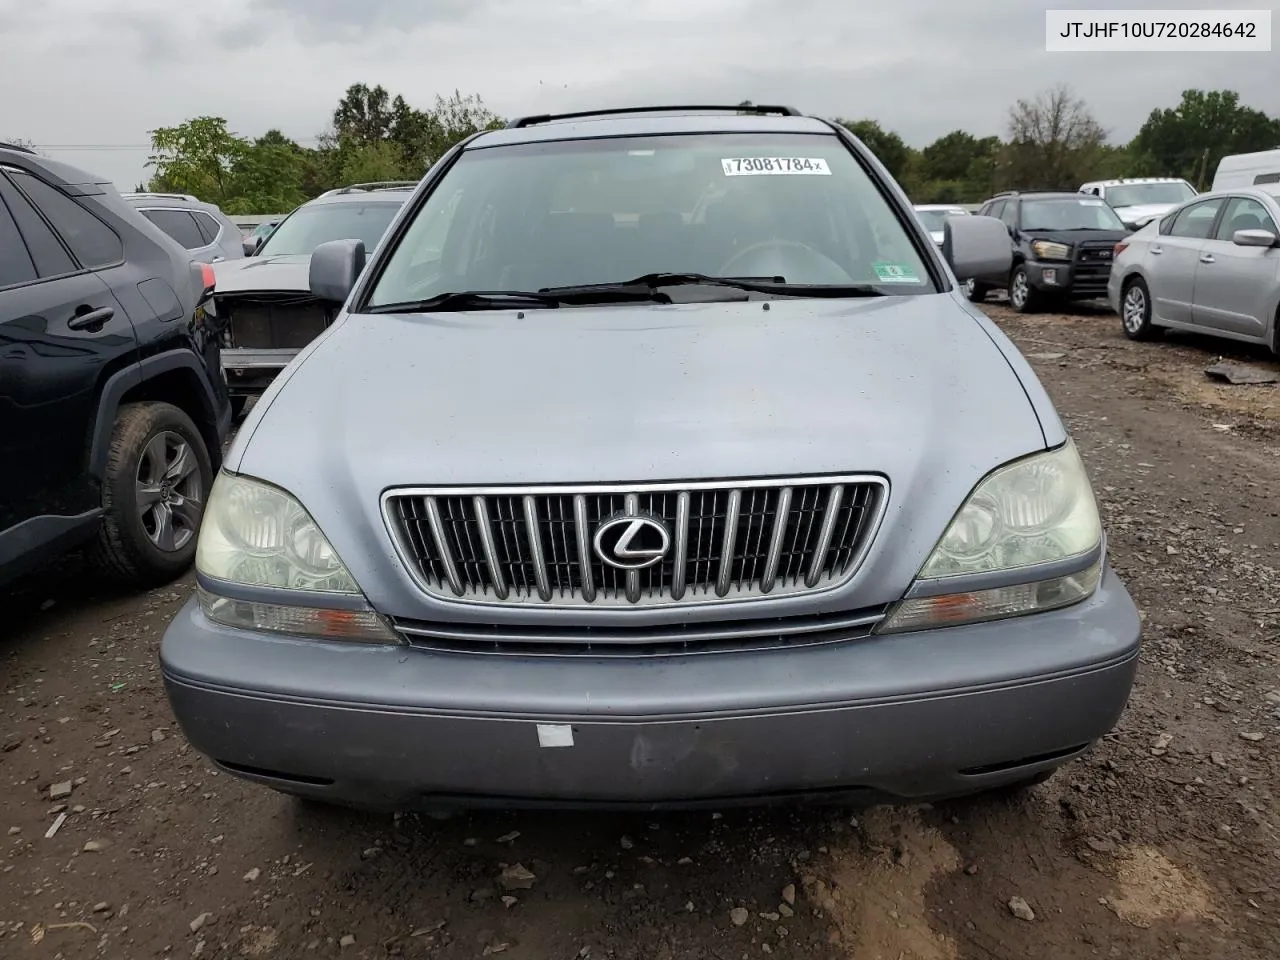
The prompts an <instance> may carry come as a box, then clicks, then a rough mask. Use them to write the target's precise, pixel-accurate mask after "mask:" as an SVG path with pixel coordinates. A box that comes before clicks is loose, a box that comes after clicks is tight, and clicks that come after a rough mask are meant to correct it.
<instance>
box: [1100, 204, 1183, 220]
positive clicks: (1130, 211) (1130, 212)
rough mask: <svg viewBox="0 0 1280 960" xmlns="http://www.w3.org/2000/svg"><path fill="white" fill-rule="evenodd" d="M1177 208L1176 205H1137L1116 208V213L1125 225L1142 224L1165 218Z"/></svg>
mask: <svg viewBox="0 0 1280 960" xmlns="http://www.w3.org/2000/svg"><path fill="white" fill-rule="evenodd" d="M1176 206H1177V204H1176V203H1135V204H1134V205H1133V206H1131V207H1116V208H1115V211H1116V216H1118V217H1119V218H1120V219H1121V220H1123V221H1124V222H1125V223H1142V222H1144V221H1146V220H1150V219H1151V218H1152V217H1160V216H1163V215H1164V214H1166V213H1168V212H1169V211H1170V210H1172V209H1173V208H1174V207H1176Z"/></svg>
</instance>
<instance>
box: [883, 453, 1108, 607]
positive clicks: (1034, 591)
mask: <svg viewBox="0 0 1280 960" xmlns="http://www.w3.org/2000/svg"><path fill="white" fill-rule="evenodd" d="M1101 540H1102V523H1101V521H1100V519H1099V517H1098V505H1097V502H1096V501H1095V500H1094V497H1093V488H1092V486H1090V484H1089V477H1088V475H1087V474H1086V473H1085V469H1084V464H1083V463H1082V462H1081V460H1080V455H1079V453H1077V452H1076V448H1075V444H1074V443H1072V442H1071V440H1068V441H1067V442H1066V443H1065V444H1063V445H1062V446H1061V447H1059V448H1058V449H1057V450H1050V451H1048V452H1046V453H1040V454H1036V455H1035V456H1031V457H1027V458H1025V459H1022V460H1018V461H1016V462H1015V463H1011V464H1008V465H1007V466H1004V467H1001V468H1000V469H998V470H996V471H995V472H993V473H991V474H988V476H987V477H986V478H985V479H984V480H983V481H982V482H981V483H979V484H978V486H977V487H976V488H975V489H974V491H973V492H972V493H971V494H969V498H968V499H967V500H966V501H965V503H964V505H963V506H962V507H961V508H960V511H959V512H958V513H957V514H956V515H955V517H954V518H953V519H952V521H951V524H950V526H949V527H947V531H946V533H944V534H943V535H942V539H941V540H939V541H938V544H937V546H936V547H934V550H933V553H932V554H930V556H929V559H928V560H926V561H925V564H924V566H923V567H922V568H921V570H920V574H919V578H918V579H919V580H928V581H934V582H937V581H939V580H942V579H945V578H947V577H958V576H964V575H967V574H980V573H991V572H997V571H1007V570H1017V569H1019V568H1022V567H1035V566H1037V565H1041V564H1045V563H1052V562H1054V561H1060V560H1070V559H1072V558H1074V557H1081V558H1083V557H1084V556H1085V555H1087V554H1088V553H1090V552H1091V551H1093V550H1094V549H1096V548H1097V547H1098V545H1099V543H1100V542H1101ZM1100 576H1101V568H1100V567H1098V568H1097V569H1092V568H1091V569H1090V570H1085V571H1083V572H1081V573H1078V574H1072V575H1070V576H1064V577H1057V578H1053V579H1050V580H1028V582H1026V583H1023V584H1020V585H1016V586H1012V587H1000V588H996V589H993V590H981V591H972V592H964V593H954V594H943V595H941V596H932V597H927V598H918V599H912V600H905V601H903V602H902V603H900V604H898V605H897V607H895V608H894V610H893V611H892V612H891V614H890V616H889V617H888V618H887V619H886V620H885V622H884V623H883V624H882V626H881V628H880V630H881V632H893V631H897V630H912V629H922V628H924V627H927V626H940V625H942V624H945V623H957V622H972V621H974V620H989V619H994V618H996V617H1001V616H1016V615H1018V614H1020V613H1031V612H1034V611H1037V610H1047V609H1052V608H1054V607H1060V606H1066V605H1067V604H1069V603H1075V602H1077V601H1078V600H1083V599H1085V598H1086V597H1088V596H1090V595H1091V594H1092V593H1093V591H1094V590H1095V589H1096V588H1097V586H1098V581H1099V578H1100Z"/></svg>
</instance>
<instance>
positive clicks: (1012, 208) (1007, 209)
mask: <svg viewBox="0 0 1280 960" xmlns="http://www.w3.org/2000/svg"><path fill="white" fill-rule="evenodd" d="M1000 219H1001V220H1003V221H1004V222H1005V225H1006V226H1007V227H1008V228H1009V229H1010V230H1015V229H1017V226H1018V201H1016V200H1007V201H1005V205H1004V210H1003V211H1002V212H1001V214H1000Z"/></svg>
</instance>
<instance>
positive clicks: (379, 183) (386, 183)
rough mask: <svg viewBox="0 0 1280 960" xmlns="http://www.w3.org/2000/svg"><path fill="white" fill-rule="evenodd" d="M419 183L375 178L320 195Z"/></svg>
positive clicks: (332, 195)
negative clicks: (368, 181)
mask: <svg viewBox="0 0 1280 960" xmlns="http://www.w3.org/2000/svg"><path fill="white" fill-rule="evenodd" d="M417 185H418V181H417V180H374V181H371V182H370V183H349V184H347V185H346V186H345V187H337V188H336V189H334V190H326V191H325V192H324V193H322V194H320V196H322V197H336V196H339V195H341V194H345V193H372V192H373V191H375V190H406V189H409V188H411V187H416V186H417Z"/></svg>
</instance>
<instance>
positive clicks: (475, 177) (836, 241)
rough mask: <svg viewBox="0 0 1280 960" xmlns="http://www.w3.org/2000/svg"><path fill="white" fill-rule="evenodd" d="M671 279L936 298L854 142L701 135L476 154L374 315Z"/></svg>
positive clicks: (387, 278) (408, 249)
mask: <svg viewBox="0 0 1280 960" xmlns="http://www.w3.org/2000/svg"><path fill="white" fill-rule="evenodd" d="M287 227H288V224H287V223H286V224H284V225H283V226H281V228H280V231H281V232H283V231H284V230H285V229H286V228H287ZM655 273H679V274H690V273H693V274H702V275H708V276H712V277H728V278H747V277H749V278H753V279H764V280H767V281H773V280H775V279H776V278H782V280H783V281H785V283H786V284H788V285H793V284H794V285H821V286H829V287H832V288H836V287H843V286H855V285H857V286H862V285H865V286H866V287H868V288H870V289H871V290H872V291H873V292H878V293H886V294H894V293H903V294H916V293H931V292H934V291H935V287H934V285H933V283H932V281H931V280H930V277H929V273H928V270H927V269H926V267H925V265H924V262H923V261H922V260H921V258H920V255H919V254H918V253H917V252H916V250H915V247H914V246H913V244H912V242H911V239H910V236H909V235H908V233H907V231H905V230H904V229H903V226H902V223H901V222H900V221H899V220H898V218H897V217H896V216H895V215H894V212H893V210H892V208H891V207H890V206H889V203H888V202H887V201H886V199H885V198H884V197H883V196H882V195H881V193H880V192H879V190H878V189H877V188H876V186H875V184H874V183H873V182H872V181H871V180H870V179H869V178H868V176H867V174H866V172H865V171H864V170H863V168H862V167H861V165H860V164H859V163H858V162H857V161H856V160H855V159H854V157H853V156H852V155H851V154H850V153H849V152H848V150H847V149H846V148H845V146H844V145H843V143H842V142H841V141H840V140H839V139H838V138H836V137H835V136H827V135H792V134H700V135H693V136H685V135H681V136H664V137H644V138H611V139H596V140H569V141H555V142H549V143H533V144H521V145H517V146H500V147H491V148H487V149H475V150H469V151H467V152H465V153H463V154H462V156H461V157H460V158H459V159H458V161H457V163H456V164H455V165H454V166H453V167H452V168H451V169H450V170H449V172H448V173H447V174H446V175H445V177H444V179H443V180H442V181H441V182H440V184H439V186H437V187H436V188H435V189H434V190H433V191H432V193H431V195H430V197H429V198H428V199H427V201H426V203H425V204H424V205H423V206H422V208H421V209H420V210H419V211H418V214H417V216H416V217H415V218H414V220H413V222H412V223H411V224H410V225H409V227H408V230H407V231H406V232H405V233H404V235H403V237H402V238H401V240H400V241H399V243H398V244H397V245H396V247H395V248H394V249H393V250H392V252H391V255H390V259H389V261H388V262H387V265H386V268H385V270H384V271H383V272H382V275H381V276H380V277H379V279H378V281H377V284H376V286H375V287H374V289H373V291H372V294H371V296H370V298H369V304H370V306H375V307H386V306H387V305H395V304H413V303H419V302H421V301H424V300H431V299H432V298H436V297H440V296H441V295H443V294H446V293H465V292H474V291H538V290H544V289H548V288H557V287H571V286H578V285H595V284H614V283H620V282H623V281H627V280H633V279H635V278H638V277H643V276H646V275H649V274H655ZM796 292H797V293H800V292H801V291H798V290H797V291H796ZM833 292H834V291H833ZM850 295H855V294H853V293H850Z"/></svg>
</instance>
